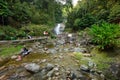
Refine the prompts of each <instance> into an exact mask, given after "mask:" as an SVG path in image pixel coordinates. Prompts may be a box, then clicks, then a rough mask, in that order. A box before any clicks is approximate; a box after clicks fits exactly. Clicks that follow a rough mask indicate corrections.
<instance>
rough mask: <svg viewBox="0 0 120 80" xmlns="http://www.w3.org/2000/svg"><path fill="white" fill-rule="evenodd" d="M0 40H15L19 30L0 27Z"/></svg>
mask: <svg viewBox="0 0 120 80" xmlns="http://www.w3.org/2000/svg"><path fill="white" fill-rule="evenodd" d="M0 28H1V31H0V40H3V39H5V40H14V39H16V33H17V30H16V29H15V28H12V27H10V26H2V27H0Z"/></svg>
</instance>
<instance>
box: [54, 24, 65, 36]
mask: <svg viewBox="0 0 120 80" xmlns="http://www.w3.org/2000/svg"><path fill="white" fill-rule="evenodd" d="M64 28H65V25H64V24H62V23H58V24H57V26H55V28H54V32H55V34H56V35H59V34H61V33H62V32H63V30H64Z"/></svg>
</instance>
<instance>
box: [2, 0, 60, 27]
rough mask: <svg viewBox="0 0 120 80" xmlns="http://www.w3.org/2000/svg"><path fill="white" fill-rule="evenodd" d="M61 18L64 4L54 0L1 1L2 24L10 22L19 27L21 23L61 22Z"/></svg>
mask: <svg viewBox="0 0 120 80" xmlns="http://www.w3.org/2000/svg"><path fill="white" fill-rule="evenodd" d="M58 18H59V19H58ZM61 18H62V4H61V3H60V2H59V3H58V2H56V1H54V0H1V1H0V24H1V25H8V24H9V25H12V26H17V27H19V26H21V25H20V24H21V23H22V24H25V23H34V24H48V25H54V24H55V23H56V22H61ZM13 23H14V25H13ZM15 23H16V24H15Z"/></svg>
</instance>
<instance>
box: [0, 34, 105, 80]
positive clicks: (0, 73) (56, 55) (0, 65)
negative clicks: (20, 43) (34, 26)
mask: <svg viewBox="0 0 120 80" xmlns="http://www.w3.org/2000/svg"><path fill="white" fill-rule="evenodd" d="M73 35H74V36H73V37H72V38H71V39H69V38H67V36H66V34H64V35H59V36H58V37H57V38H56V39H48V40H47V41H44V40H43V41H36V42H33V43H29V44H28V43H27V44H26V46H27V47H29V48H31V49H32V52H31V53H30V54H29V55H27V56H25V57H23V58H22V60H21V61H16V59H15V58H16V56H17V55H13V56H11V57H9V58H6V59H0V80H105V76H104V74H103V73H102V71H99V70H97V68H96V63H94V62H92V60H91V59H90V57H91V56H92V55H91V54H90V50H91V48H92V47H93V46H91V47H87V45H88V42H89V39H87V40H85V39H84V40H80V39H79V38H78V36H77V35H76V34H73ZM83 44H84V45H83ZM75 53H80V54H82V55H83V56H84V57H85V58H84V59H87V60H88V62H89V63H88V64H87V65H83V64H80V63H79V61H78V60H76V59H75V57H74V54H75Z"/></svg>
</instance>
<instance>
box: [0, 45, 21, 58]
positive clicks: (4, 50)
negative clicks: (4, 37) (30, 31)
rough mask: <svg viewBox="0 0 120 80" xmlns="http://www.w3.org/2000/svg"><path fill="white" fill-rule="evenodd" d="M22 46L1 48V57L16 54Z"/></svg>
mask: <svg viewBox="0 0 120 80" xmlns="http://www.w3.org/2000/svg"><path fill="white" fill-rule="evenodd" d="M22 47H23V46H22V45H17V46H15V45H10V46H8V45H7V46H6V45H5V46H2V51H1V52H0V56H1V57H7V56H10V55H13V54H16V53H17V54H18V52H19V51H20V50H21V48H22Z"/></svg>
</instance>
